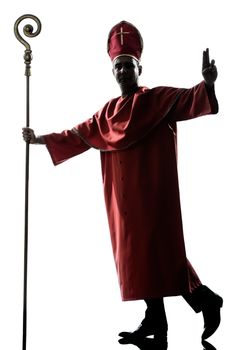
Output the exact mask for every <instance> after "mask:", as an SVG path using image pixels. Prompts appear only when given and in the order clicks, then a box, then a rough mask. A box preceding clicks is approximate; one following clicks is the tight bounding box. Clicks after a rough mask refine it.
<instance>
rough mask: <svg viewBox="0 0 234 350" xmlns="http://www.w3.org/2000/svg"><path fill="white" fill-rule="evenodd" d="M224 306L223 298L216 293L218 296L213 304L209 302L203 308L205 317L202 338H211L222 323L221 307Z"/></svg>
mask: <svg viewBox="0 0 234 350" xmlns="http://www.w3.org/2000/svg"><path fill="white" fill-rule="evenodd" d="M222 306H223V299H222V298H221V297H220V296H219V295H217V294H216V298H215V299H214V300H213V302H212V303H211V304H207V306H204V308H203V309H202V313H203V318H204V332H203V333H202V340H204V339H207V338H209V337H210V336H211V335H212V334H214V332H215V331H216V330H217V328H218V327H219V325H220V321H221V316H220V309H221V307H222Z"/></svg>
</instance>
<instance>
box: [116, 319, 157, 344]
mask: <svg viewBox="0 0 234 350" xmlns="http://www.w3.org/2000/svg"><path fill="white" fill-rule="evenodd" d="M154 333H155V328H154V327H153V326H152V325H149V324H147V323H146V322H144V321H143V322H142V323H141V324H140V326H139V327H138V328H137V329H136V330H135V331H134V332H121V333H119V336H120V337H123V338H127V339H132V340H139V339H142V338H146V337H148V336H150V335H154Z"/></svg>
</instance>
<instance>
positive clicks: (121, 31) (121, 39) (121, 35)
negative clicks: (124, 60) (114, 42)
mask: <svg viewBox="0 0 234 350" xmlns="http://www.w3.org/2000/svg"><path fill="white" fill-rule="evenodd" d="M124 34H130V32H124V31H123V27H121V28H120V32H119V33H116V35H120V43H121V45H123V39H124Z"/></svg>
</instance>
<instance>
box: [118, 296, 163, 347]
mask: <svg viewBox="0 0 234 350" xmlns="http://www.w3.org/2000/svg"><path fill="white" fill-rule="evenodd" d="M145 302H146V305H147V309H146V312H145V318H144V319H143V320H142V322H141V324H140V326H139V327H138V328H137V329H136V330H135V331H134V332H121V333H119V336H121V337H123V339H121V340H120V341H119V342H120V343H122V344H124V343H128V342H131V341H136V340H139V339H142V338H145V337H147V336H150V335H153V336H154V339H155V340H156V341H157V342H158V343H159V344H165V345H166V344H167V329H168V326H167V318H166V312H165V308H164V302H163V298H159V299H146V300H145Z"/></svg>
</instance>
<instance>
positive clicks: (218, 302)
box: [183, 261, 223, 339]
mask: <svg viewBox="0 0 234 350" xmlns="http://www.w3.org/2000/svg"><path fill="white" fill-rule="evenodd" d="M188 273H189V283H190V290H191V293H188V294H185V295H183V298H184V299H185V300H186V301H187V303H188V304H189V305H190V306H191V307H192V309H193V310H194V311H195V312H196V313H198V312H202V313H203V318H204V332H203V334H202V339H207V338H209V337H210V336H211V335H212V334H213V333H214V332H215V331H216V329H217V328H218V326H219V324H220V308H221V307H222V305H223V299H222V298H221V297H220V296H219V295H217V294H215V293H214V292H213V291H212V290H210V289H209V288H208V287H207V286H204V285H203V284H202V283H201V281H200V279H199V277H198V275H197V273H196V271H195V270H194V268H193V267H192V265H191V264H190V262H189V261H188Z"/></svg>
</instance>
